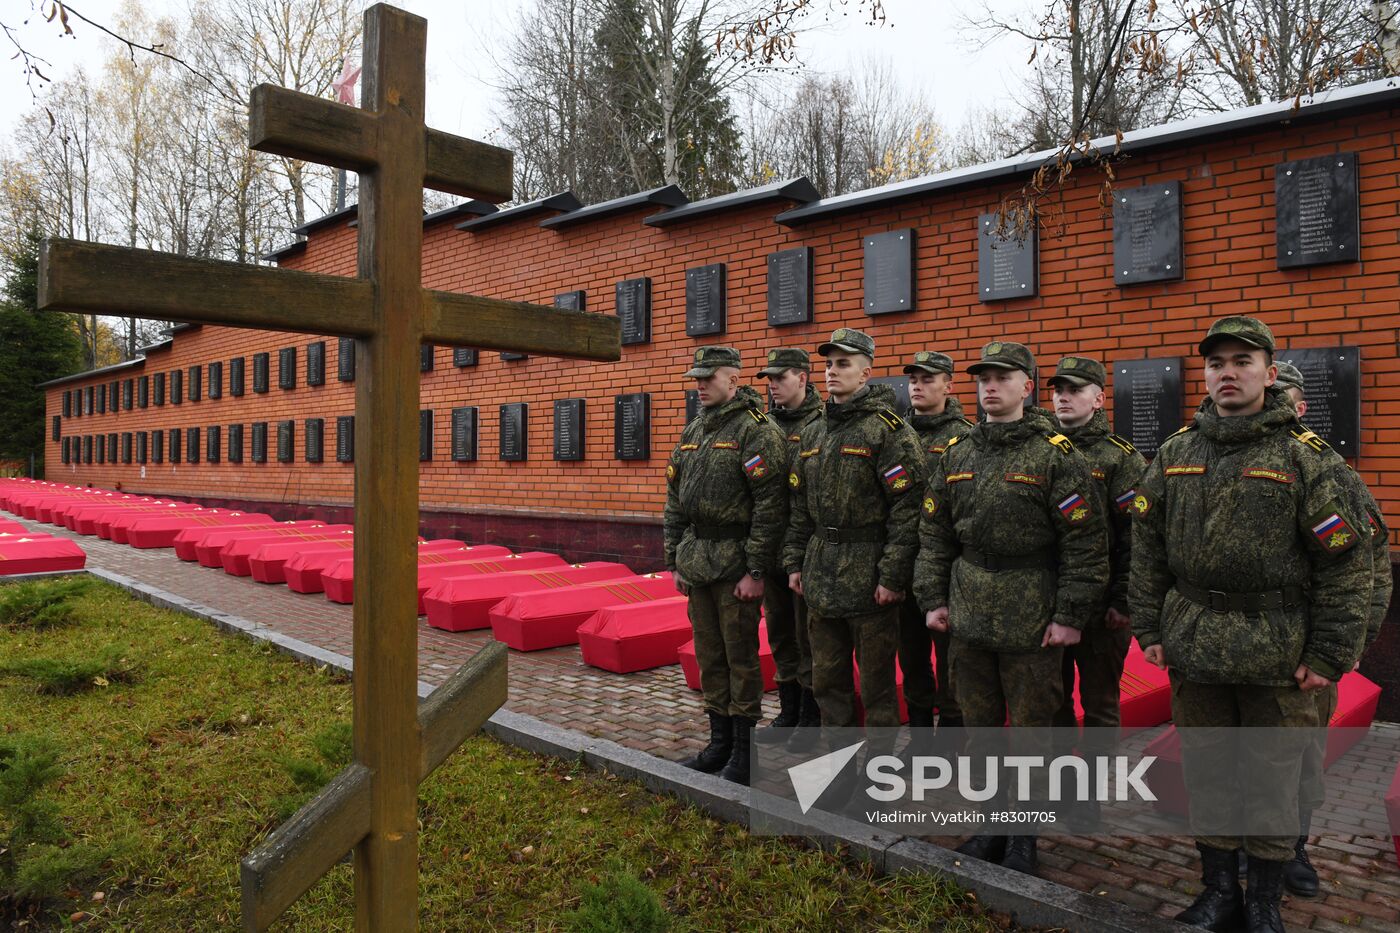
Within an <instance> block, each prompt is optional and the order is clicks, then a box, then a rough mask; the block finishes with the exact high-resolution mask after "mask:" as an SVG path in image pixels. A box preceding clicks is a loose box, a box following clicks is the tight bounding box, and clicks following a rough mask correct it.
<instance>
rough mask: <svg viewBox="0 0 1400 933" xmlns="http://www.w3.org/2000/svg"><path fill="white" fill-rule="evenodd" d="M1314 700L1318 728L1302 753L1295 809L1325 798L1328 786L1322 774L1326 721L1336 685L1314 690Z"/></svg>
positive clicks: (1334, 703)
mask: <svg viewBox="0 0 1400 933" xmlns="http://www.w3.org/2000/svg"><path fill="white" fill-rule="evenodd" d="M1313 699H1315V700H1316V701H1317V725H1318V728H1317V731H1316V733H1314V735H1313V740H1312V742H1310V743H1309V744H1308V748H1307V751H1305V752H1304V753H1303V774H1302V778H1301V784H1300V785H1299V787H1298V809H1299V811H1300V812H1302V813H1312V812H1313V811H1314V810H1316V809H1317V808H1318V807H1321V806H1322V804H1323V802H1324V801H1325V800H1326V799H1327V786H1326V782H1325V779H1324V776H1323V773H1322V772H1323V767H1324V762H1325V761H1326V758H1327V725H1328V723H1330V722H1331V721H1332V714H1333V713H1335V712H1336V711H1337V685H1336V684H1333V685H1332V686H1330V687H1328V688H1327V689H1326V690H1319V691H1318V692H1317V693H1314V694H1313Z"/></svg>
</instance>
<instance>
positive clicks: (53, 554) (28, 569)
mask: <svg viewBox="0 0 1400 933" xmlns="http://www.w3.org/2000/svg"><path fill="white" fill-rule="evenodd" d="M40 492H48V489H47V488H46V487H38V486H37V484H35V483H34V482H33V481H31V480H20V479H11V478H5V479H3V480H0V508H3V509H4V510H5V511H7V512H10V513H12V514H20V513H19V503H20V502H21V501H23V500H24V499H26V498H29V497H31V496H33V495H36V494H38V493H40ZM12 500H13V503H12ZM12 504H13V505H14V506H15V507H14V508H12V507H11V505H12ZM85 566H87V553H86V552H85V551H83V549H82V548H81V547H79V546H78V544H77V543H76V542H75V541H72V540H70V539H68V538H56V537H54V536H53V535H49V534H44V533H43V532H36V531H33V530H31V529H30V528H29V527H28V526H26V525H24V524H21V523H20V522H17V521H11V520H9V519H5V518H0V576H16V575H18V574H23V573H55V572H58V571H62V570H81V569H83V567H85Z"/></svg>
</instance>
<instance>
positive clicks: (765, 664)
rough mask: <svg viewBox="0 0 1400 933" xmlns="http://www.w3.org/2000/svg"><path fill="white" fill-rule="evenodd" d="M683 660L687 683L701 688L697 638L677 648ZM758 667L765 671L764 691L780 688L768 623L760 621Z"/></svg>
mask: <svg viewBox="0 0 1400 933" xmlns="http://www.w3.org/2000/svg"><path fill="white" fill-rule="evenodd" d="M676 657H677V658H678V659H679V660H680V662H681V673H682V674H683V675H685V685H686V686H687V687H689V688H690V689H692V690H699V689H700V662H699V661H697V660H696V659H695V639H694V638H692V639H691V640H690V641H688V642H686V643H685V644H683V645H681V646H680V648H678V649H677V650H676ZM758 667H759V670H761V671H762V672H763V689H764V691H769V690H777V689H778V665H777V664H776V663H775V662H774V661H773V649H772V648H771V647H769V645H768V625H767V623H765V622H759V623H758Z"/></svg>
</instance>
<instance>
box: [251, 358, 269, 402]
mask: <svg viewBox="0 0 1400 933" xmlns="http://www.w3.org/2000/svg"><path fill="white" fill-rule="evenodd" d="M270 360H271V358H270V357H269V356H268V354H266V353H254V354H253V391H254V392H258V393H262V392H266V391H267V374H268V369H269V367H270V366H271V361H270Z"/></svg>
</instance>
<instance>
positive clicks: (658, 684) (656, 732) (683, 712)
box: [0, 513, 1400, 931]
mask: <svg viewBox="0 0 1400 933" xmlns="http://www.w3.org/2000/svg"><path fill="white" fill-rule="evenodd" d="M0 514H3V513H0ZM26 524H29V525H30V526H31V527H33V528H35V529H36V530H39V531H43V532H45V533H48V534H54V535H64V536H68V537H71V538H74V539H75V540H77V541H79V543H80V544H81V545H82V547H83V548H84V549H85V550H86V551H87V553H88V560H89V566H92V567H101V568H103V569H106V570H111V571H113V572H115V573H120V574H124V575H126V576H129V577H132V578H134V579H137V580H139V581H141V582H143V583H146V584H148V585H151V586H155V587H158V588H160V589H163V590H166V591H168V592H170V593H173V594H175V595H177V596H181V597H184V598H185V599H189V600H192V601H195V602H198V603H201V604H203V605H205V606H209V607H211V608H213V609H217V610H220V611H222V612H226V613H229V614H232V615H237V616H241V617H243V618H245V619H248V620H250V621H254V622H258V623H261V624H263V625H267V626H269V627H271V628H274V629H276V630H277V631H279V632H282V633H283V634H285V635H288V636H290V637H292V638H296V639H300V640H301V641H305V642H308V643H310V644H313V645H317V646H319V647H322V648H324V649H326V650H329V651H334V652H337V653H340V654H343V655H346V656H350V655H351V646H350V633H351V610H350V607H349V606H342V605H337V604H335V603H331V602H329V601H328V600H327V599H326V598H325V597H324V596H322V595H319V594H315V595H307V594H298V593H293V592H291V591H290V590H288V589H287V588H286V587H285V586H280V585H267V584H262V583H257V582H255V581H253V580H252V579H250V578H246V577H233V576H229V575H228V574H225V573H223V572H222V571H220V570H214V569H210V568H205V567H200V566H199V565H198V564H194V563H186V562H183V561H181V560H179V559H177V558H176V557H175V556H174V552H173V551H171V550H168V549H162V550H145V551H142V550H136V549H134V548H130V547H127V546H126V545H120V544H113V543H112V542H110V541H103V540H101V539H99V538H96V537H87V536H81V535H76V534H73V533H71V532H68V531H66V530H64V529H60V528H56V527H55V526H52V525H43V524H39V523H33V522H26ZM489 637H490V631H489V630H483V631H477V632H461V633H451V632H444V631H440V630H438V629H434V628H430V627H429V626H428V625H427V624H426V622H424V621H420V623H419V628H418V652H419V654H418V657H419V676H420V677H421V679H423V680H424V681H426V682H428V683H440V682H441V681H442V680H444V679H446V677H447V676H448V675H449V674H450V673H451V672H452V671H454V670H456V669H457V668H458V667H459V666H460V665H461V664H462V663H463V662H465V661H466V660H467V658H468V657H470V656H471V655H472V653H473V652H475V651H476V649H477V648H478V647H480V646H481V645H482V644H484V643H485V642H486V641H487V639H488V638H489ZM510 673H511V676H510V698H509V700H508V701H507V706H508V707H509V708H510V709H512V710H514V711H516V712H520V713H527V714H529V715H532V716H536V717H538V718H540V719H543V720H545V721H547V722H550V723H553V724H555V725H558V726H563V727H565V728H569V729H575V730H577V731H580V732H583V733H586V734H588V735H592V736H596V737H599V738H607V739H611V740H613V741H615V742H618V743H620V744H622V745H626V746H629V747H631V748H635V749H639V750H642V751H646V752H650V753H651V754H654V755H657V756H659V757H662V758H669V759H676V758H680V757H684V756H685V755H687V754H690V753H691V752H692V751H694V750H696V749H698V748H699V747H700V745H701V740H700V737H701V728H702V719H703V716H704V712H703V708H702V706H701V703H700V695H699V694H698V693H696V692H694V691H692V690H690V689H688V688H687V687H686V686H685V682H684V680H683V679H682V677H681V671H680V668H679V667H678V666H677V667H667V668H659V669H656V670H652V671H646V672H642V673H637V674H626V675H619V674H612V673H609V672H607V671H602V670H599V669H597V668H593V667H589V666H587V665H585V664H584V663H583V661H582V660H581V658H580V656H579V651H578V648H577V647H568V648H556V649H552V650H548V651H537V652H530V653H520V652H512V653H511V658H510ZM775 705H776V700H775V699H774V697H773V696H772V695H771V694H770V695H769V696H768V697H767V698H765V713H766V714H767V715H772V714H773V713H774V712H776V709H775V708H774V707H775ZM1152 734H1155V732H1152V733H1146V734H1143V735H1142V736H1139V737H1136V738H1135V739H1134V740H1133V741H1132V743H1131V744H1132V745H1134V746H1136V747H1139V748H1140V747H1141V744H1142V743H1145V741H1146V738H1148V737H1150V735H1152ZM1396 748H1400V726H1396V725H1390V724H1387V725H1383V726H1378V727H1377V728H1376V729H1375V730H1373V733H1372V736H1371V737H1370V738H1368V739H1367V740H1366V741H1365V742H1363V743H1362V744H1361V745H1360V746H1358V747H1357V748H1356V749H1354V750H1353V752H1352V753H1351V754H1350V755H1349V756H1348V758H1347V759H1346V764H1347V765H1348V766H1350V767H1351V768H1353V769H1354V770H1353V771H1351V772H1350V773H1349V775H1348V777H1349V780H1350V781H1351V786H1352V788H1353V789H1354V791H1359V792H1360V793H1358V795H1357V799H1355V800H1350V801H1346V804H1347V806H1348V807H1350V808H1351V809H1352V813H1353V815H1354V819H1352V820H1351V821H1350V822H1351V824H1354V825H1345V826H1343V825H1337V826H1335V827H1329V829H1330V830H1331V831H1330V832H1329V834H1328V835H1327V836H1325V837H1323V838H1321V839H1320V840H1319V841H1318V843H1317V845H1315V846H1314V847H1313V848H1312V853H1313V861H1314V863H1315V865H1316V866H1317V868H1318V870H1319V873H1320V874H1321V876H1322V879H1323V894H1322V896H1320V897H1318V898H1314V899H1311V900H1308V899H1304V898H1293V897H1289V898H1286V900H1285V908H1284V914H1285V920H1286V921H1287V923H1288V925H1289V928H1290V929H1300V930H1301V929H1311V930H1357V929H1361V930H1388V931H1394V930H1396V929H1400V867H1398V866H1397V865H1396V860H1395V852H1394V849H1393V847H1392V845H1391V841H1390V840H1389V839H1388V838H1385V837H1384V836H1383V835H1380V834H1378V833H1376V832H1375V831H1374V829H1371V830H1369V831H1368V830H1365V829H1363V830H1362V834H1359V835H1358V834H1357V829H1358V827H1376V826H1383V825H1384V823H1385V818H1384V813H1383V811H1382V809H1381V806H1380V800H1381V797H1382V796H1383V795H1384V793H1385V790H1386V788H1387V786H1388V785H1389V782H1390V776H1391V774H1392V773H1393V772H1394V769H1395V765H1396V753H1395V749H1396ZM1339 812H1340V813H1342V814H1345V812H1346V811H1344V810H1343V811H1339ZM935 841H938V842H945V843H946V842H951V841H952V840H947V839H935ZM1041 852H1042V854H1041V872H1040V873H1041V875H1042V876H1043V877H1045V878H1047V879H1049V880H1052V881H1057V882H1060V883H1062V884H1065V885H1068V886H1070V887H1072V888H1075V889H1078V890H1081V891H1091V892H1094V893H1096V894H1101V895H1102V896H1104V897H1108V898H1112V899H1114V900H1117V901H1120V902H1122V903H1125V904H1129V905H1132V906H1134V907H1137V908H1140V909H1142V910H1145V911H1149V912H1153V913H1157V914H1160V915H1163V916H1171V915H1172V914H1174V913H1175V912H1177V911H1178V910H1180V909H1181V908H1182V907H1183V906H1185V905H1186V904H1188V903H1190V901H1191V899H1192V898H1193V897H1194V896H1195V893H1196V891H1197V890H1198V888H1199V881H1198V879H1197V874H1196V872H1197V869H1196V868H1195V865H1196V851H1195V849H1194V847H1193V846H1192V845H1191V843H1190V841H1189V840H1188V839H1185V838H1183V837H1180V836H1157V837H1150V838H1149V837H1136V838H1120V839H1106V838H1063V839H1058V840H1046V841H1045V842H1044V843H1043V844H1042V847H1041Z"/></svg>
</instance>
